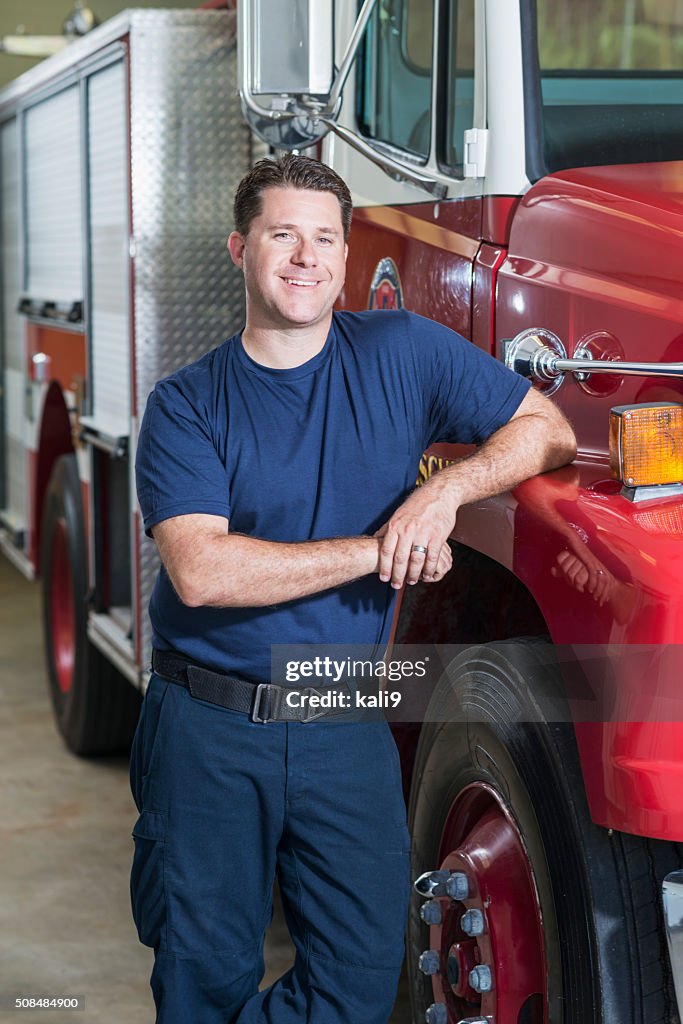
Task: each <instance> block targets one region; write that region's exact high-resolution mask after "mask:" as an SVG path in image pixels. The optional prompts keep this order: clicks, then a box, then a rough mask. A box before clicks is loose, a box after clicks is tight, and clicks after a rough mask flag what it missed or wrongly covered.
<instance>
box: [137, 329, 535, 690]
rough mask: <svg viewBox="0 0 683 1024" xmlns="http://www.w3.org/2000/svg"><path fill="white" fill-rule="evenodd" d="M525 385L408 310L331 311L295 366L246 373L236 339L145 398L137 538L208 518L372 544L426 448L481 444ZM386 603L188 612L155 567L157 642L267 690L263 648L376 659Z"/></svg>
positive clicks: (387, 593) (332, 598)
mask: <svg viewBox="0 0 683 1024" xmlns="http://www.w3.org/2000/svg"><path fill="white" fill-rule="evenodd" d="M528 387H529V384H528V382H527V381H525V380H524V379H523V378H521V377H519V376H517V375H516V374H514V373H512V372H510V371H509V370H507V369H506V368H505V367H504V366H502V365H501V364H500V363H499V362H497V361H496V360H495V359H493V358H492V357H491V356H489V355H487V354H486V353H484V352H482V351H481V350H480V349H478V348H476V347H475V346H474V345H472V344H471V343H469V342H467V341H465V340H464V339H463V338H461V337H460V335H458V334H455V333H454V332H453V331H451V330H449V329H448V328H446V327H443V326H442V325H441V324H437V323H435V322H433V321H432V320H427V319H425V318H424V317H420V316H417V315H416V314H414V313H409V312H407V311H405V310H397V311H382V312H377V311H366V312H361V313H349V312H341V313H334V315H333V321H332V326H331V329H330V332H329V335H328V337H327V340H326V342H325V345H324V347H323V349H322V350H321V351H320V352H319V353H318V354H317V355H316V356H314V357H313V359H310V360H309V361H308V362H306V363H304V364H303V365H301V366H297V367H294V368H291V369H284V370H283V369H272V368H270V367H266V366H261V365H260V364H258V363H256V362H254V360H252V359H251V358H250V357H249V356H248V355H247V353H246V352H245V350H244V348H243V347H242V341H241V336H240V335H239V334H237V335H235V336H234V337H233V338H230V339H229V340H228V341H226V342H224V343H223V344H222V345H220V346H219V347H218V348H216V349H214V350H213V351H211V352H209V353H208V354H207V355H205V356H204V357H203V358H201V359H199V360H198V361H197V362H196V363H193V364H191V365H190V366H186V367H185V368H184V369H182V370H180V371H178V372H177V373H175V374H173V375H172V376H171V377H168V378H167V379H166V380H163V381H160V383H159V384H157V386H156V387H155V389H154V391H153V392H152V394H151V395H150V398H149V401H148V403H147V409H146V412H145V416H144V419H143V422H142V427H141V431H140V438H139V443H138V452H137V462H136V471H137V486H138V498H139V501H140V506H141V508H142V513H143V516H144V524H145V529H146V531H147V532H148V533H149V531H150V530H151V529H152V527H154V525H155V524H156V523H159V522H161V521H162V520H164V519H169V518H171V517H172V516H180V515H184V514H189V513H208V514H212V515H218V516H225V517H226V518H228V519H229V520H230V525H229V528H230V530H235V531H236V532H238V533H243V534H248V535H250V536H252V537H257V538H261V539H264V540H271V541H285V542H294V541H307V540H320V539H323V538H329V537H343V536H357V535H359V534H373V533H374V532H375V531H376V530H377V529H379V527H380V526H382V525H383V524H384V523H385V522H386V521H387V519H388V518H389V516H390V515H391V514H392V512H393V511H394V510H395V509H396V508H397V506H398V505H399V504H400V503H401V501H402V500H403V499H404V498H405V497H406V495H407V494H408V493H409V492H410V491H411V490H412V489H413V487H414V485H415V480H416V477H417V471H418V463H419V461H420V457H421V455H422V453H423V452H424V450H425V449H426V448H428V447H429V445H430V444H433V443H435V442H437V441H452V442H462V443H471V442H482V441H484V440H486V438H487V437H489V435H490V434H492V433H493V432H494V431H495V430H497V429H498V428H499V427H501V426H502V425H503V424H504V423H506V422H507V421H508V420H509V419H510V417H511V416H512V415H513V413H514V412H515V410H516V409H517V407H518V406H519V404H520V402H521V401H522V399H523V397H524V395H525V394H526V392H527V390H528ZM243 571H244V572H248V571H249V567H248V566H244V568H243ZM395 596H396V595H395V592H394V590H393V589H392V587H391V585H390V584H389V583H382V582H381V581H380V579H379V577H378V576H377V575H375V574H373V575H371V576H366V577H364V578H363V579H361V580H357V581H356V582H354V583H349V584H347V585H346V586H343V587H339V588H338V589H336V590H328V591H325V592H324V593H321V594H315V595H313V596H311V597H305V598H300V599H298V600H295V601H288V602H285V603H281V604H278V605H271V606H268V607H265V608H206V607H203V608H188V607H186V606H185V605H183V604H182V602H181V601H180V599H179V598H178V596H177V595H176V593H175V591H174V589H173V586H172V584H171V582H170V579H169V577H168V574H167V573H166V571H165V569H164V568H163V567H162V568H161V570H160V572H159V577H158V579H157V582H156V586H155V588H154V592H153V594H152V599H151V602H150V616H151V619H152V626H153V643H154V646H155V647H157V648H160V649H164V650H168V649H173V650H176V651H178V652H180V653H182V654H184V655H186V656H187V657H189V658H191V659H193V660H194V661H196V662H198V663H200V664H203V665H207V666H209V667H213V668H215V669H217V670H219V671H222V672H228V673H232V674H234V675H239V676H242V677H243V678H246V679H252V680H259V681H262V680H268V679H269V678H270V646H271V644H274V643H280V644H282V643H292V644H294V643H300V644H303V643H320V644H328V643H329V644H335V643H358V644H373V645H375V644H377V645H379V646H380V647H383V646H384V645H385V644H386V642H387V640H388V636H389V631H390V626H391V612H392V608H393V604H394V599H395Z"/></svg>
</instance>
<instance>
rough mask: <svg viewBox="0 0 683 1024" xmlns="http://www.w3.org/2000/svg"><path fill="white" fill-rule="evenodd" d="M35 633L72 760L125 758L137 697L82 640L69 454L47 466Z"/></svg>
mask: <svg viewBox="0 0 683 1024" xmlns="http://www.w3.org/2000/svg"><path fill="white" fill-rule="evenodd" d="M41 577H42V587H43V632H44V637H45V656H46V661H47V673H48V680H49V688H50V696H51V698H52V705H53V708H54V714H55V720H56V723H57V727H58V729H59V731H60V733H61V734H62V736H63V737H64V740H65V742H66V745H67V746H68V748H69V750H71V751H72V752H73V753H74V754H82V755H86V754H104V753H113V752H118V751H126V750H128V749H129V747H130V743H131V741H132V738H133V733H134V731H135V725H136V722H137V719H138V715H139V710H140V700H141V698H140V694H139V693H138V691H137V690H136V689H135V688H134V687H133V686H132V685H131V684H130V683H129V682H128V680H127V679H125V678H124V677H123V676H122V675H121V673H120V672H119V671H118V670H117V669H116V667H115V666H114V665H113V664H112V663H111V662H109V661H108V660H107V659H106V658H105V657H104V655H103V654H102V653H101V652H100V651H99V650H97V648H95V647H94V646H93V645H92V644H91V643H90V641H89V640H88V637H87V593H88V573H87V556H86V540H85V527H84V517H83V502H82V498H81V485H80V480H79V477H78V468H77V464H76V457H75V455H63V456H62V457H61V458H59V459H58V460H57V461H56V463H55V466H54V469H53V471H52V475H51V477H50V483H49V484H48V488H47V493H46V495H45V506H44V512H43V526H42V534H41Z"/></svg>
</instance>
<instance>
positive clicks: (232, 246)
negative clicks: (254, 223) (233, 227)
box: [228, 231, 246, 270]
mask: <svg viewBox="0 0 683 1024" xmlns="http://www.w3.org/2000/svg"><path fill="white" fill-rule="evenodd" d="M245 245H246V242H245V240H244V235H241V234H240V233H239V231H232V232H231V233H230V236H229V238H228V252H229V253H230V258H231V260H232V262H233V263H234V264H235V266H236V267H239V268H240V270H242V269H243V268H244V248H245Z"/></svg>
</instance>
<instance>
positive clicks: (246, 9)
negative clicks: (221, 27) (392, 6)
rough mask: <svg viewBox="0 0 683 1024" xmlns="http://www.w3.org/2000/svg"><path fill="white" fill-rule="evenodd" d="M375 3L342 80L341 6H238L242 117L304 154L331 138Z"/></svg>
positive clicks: (272, 0)
mask: <svg viewBox="0 0 683 1024" xmlns="http://www.w3.org/2000/svg"><path fill="white" fill-rule="evenodd" d="M375 3H376V0H365V2H364V4H363V8H362V10H361V12H360V14H359V16H358V20H357V22H356V25H355V27H354V30H353V32H352V34H351V38H350V40H349V43H348V46H347V48H346V53H345V54H344V59H343V60H342V62H341V65H340V67H339V70H338V71H337V72H336V74H335V65H334V0H287V2H286V3H283V2H282V0H238V5H237V19H238V23H239V90H240V97H241V100H242V110H243V112H244V116H245V118H246V120H247V122H248V124H249V125H250V127H251V128H252V130H253V131H255V132H256V134H257V135H258V136H259V137H260V138H261V139H263V141H264V142H267V143H268V144H269V145H271V146H276V147H278V148H282V149H300V148H305V147H306V146H310V145H312V144H313V143H315V142H317V141H318V140H319V139H321V138H322V137H323V136H324V135H326V134H327V132H328V131H329V130H330V128H331V126H332V124H333V123H334V118H335V116H336V114H337V112H338V110H339V106H340V101H341V94H342V89H343V87H344V83H345V81H346V79H347V77H348V73H349V70H350V68H351V65H352V63H353V61H354V59H355V56H356V53H357V51H358V46H359V45H360V40H361V36H362V34H363V31H364V29H365V26H366V25H367V23H368V20H369V18H370V15H371V14H372V11H373V8H374V6H375ZM257 97H258V99H257Z"/></svg>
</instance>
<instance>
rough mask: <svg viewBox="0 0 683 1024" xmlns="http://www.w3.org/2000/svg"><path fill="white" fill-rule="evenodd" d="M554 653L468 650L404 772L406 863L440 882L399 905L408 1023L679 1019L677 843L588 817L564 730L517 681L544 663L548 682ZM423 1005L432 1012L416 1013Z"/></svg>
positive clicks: (553, 682) (542, 648)
mask: <svg viewBox="0 0 683 1024" xmlns="http://www.w3.org/2000/svg"><path fill="white" fill-rule="evenodd" d="M551 651H552V649H551V646H550V644H548V643H545V642H543V641H540V642H538V641H536V642H534V641H532V642H529V641H508V642H501V643H496V644H491V645H486V646H478V647H473V648H470V649H469V650H467V651H465V652H464V653H463V654H461V655H460V656H458V657H457V658H456V659H455V660H454V661H453V662H452V663H451V664H450V665H449V667H448V669H447V670H446V673H445V674H444V677H443V678H442V680H441V682H440V683H439V686H438V687H437V689H436V690H435V693H434V696H433V698H432V701H431V704H430V708H429V712H428V714H427V716H426V718H427V719H428V721H427V723H426V724H425V725H424V726H423V728H422V731H421V734H420V741H419V744H418V749H417V753H416V759H415V767H414V772H413V788H412V793H411V800H410V825H411V833H412V836H413V852H412V872H413V879H415V880H416V879H418V878H419V877H420V876H422V875H423V874H424V873H426V872H431V871H433V870H441V871H443V872H445V874H441V875H438V876H431V877H430V878H428V879H425V881H423V883H422V889H423V891H426V890H427V889H428V888H429V887H430V886H433V885H438V886H440V888H438V889H437V890H436V892H435V894H434V896H433V897H432V898H431V899H425V897H424V896H421V895H419V894H418V893H417V892H414V893H413V897H412V902H411V908H410V920H409V934H408V967H409V976H410V984H411V1000H412V1004H413V1019H414V1020H416V1021H417V1020H424V1019H427V1020H432V1021H437V1022H439V1024H440V1022H443V1024H446V1022H448V1024H457V1022H459V1021H461V1020H467V1021H470V1020H471V1021H477V1022H479V1021H484V1020H485V1021H487V1022H489V1021H490V1022H492V1024H493V1022H495V1024H589V1022H590V1024H615V1022H617V1021H618V1022H619V1024H677V1022H678V1015H677V1013H676V1010H675V1005H676V1004H675V998H674V994H673V989H672V983H671V978H670V969H669V964H668V957H667V951H666V938H665V932H664V925H663V920H662V912H661V897H660V885H661V881H662V878H663V877H664V876H665V875H666V874H667V873H668V872H669V871H671V870H674V869H675V868H677V867H679V866H680V852H681V851H680V847H679V846H678V845H677V844H675V843H665V842H658V841H653V840H646V839H642V838H639V837H634V836H630V835H624V834H617V833H610V832H608V831H607V830H605V829H603V828H599V827H598V826H596V825H594V824H593V823H592V821H591V819H590V815H589V813H588V807H587V803H586V798H585V794H584V787H583V780H582V777H581V768H580V763H579V759H578V754H577V750H576V745H575V741H574V733H573V727H572V726H571V725H570V724H566V723H563V722H550V723H549V722H545V721H544V720H543V715H542V712H541V709H540V707H539V705H538V703H537V702H536V700H535V698H534V696H533V693H532V689H531V688H530V686H529V683H528V681H529V680H531V679H533V680H534V690H535V691H536V684H537V683H538V680H539V678H540V676H539V673H541V672H543V673H545V674H546V680H545V683H544V686H543V689H544V691H545V692H546V693H547V692H548V688H549V687H552V688H553V690H555V692H557V690H556V688H557V687H558V686H559V677H558V675H557V670H556V669H553V668H548V664H549V663H550V661H551ZM548 676H551V677H553V678H548ZM449 872H457V873H458V874H457V875H452V876H451V875H450V874H449ZM463 876H464V877H463ZM446 879H450V881H449V882H448V890H449V892H450V895H449V894H448V893H447V892H445V891H444V886H445V884H446ZM423 907H424V909H422V908H423ZM421 910H422V914H423V915H424V917H425V918H426V919H427V923H425V921H424V920H423V919H422V918H421V913H420V912H421ZM467 911H472V913H470V914H468V915H467V917H464V915H465V913H466V912H467ZM429 950H431V951H434V952H432V953H430V954H429V955H428V956H426V957H425V956H423V957H422V959H420V958H421V955H422V954H423V953H424V952H425V951H429ZM475 968H478V969H477V970H475ZM482 968H483V969H482ZM473 972H474V973H473ZM431 1004H442V1006H441V1007H439V1006H438V1005H437V1006H435V1007H434V1008H433V1009H432V1010H430V1011H429V1012H428V1014H427V1017H426V1018H425V1012H426V1011H427V1010H428V1007H429V1006H430V1005H431Z"/></svg>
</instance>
